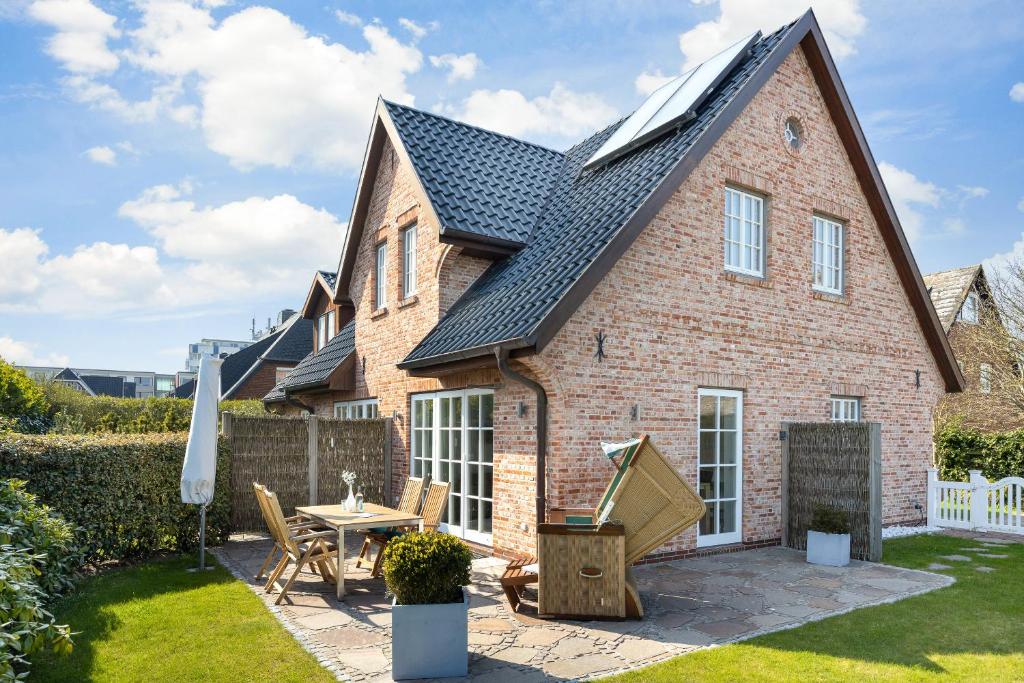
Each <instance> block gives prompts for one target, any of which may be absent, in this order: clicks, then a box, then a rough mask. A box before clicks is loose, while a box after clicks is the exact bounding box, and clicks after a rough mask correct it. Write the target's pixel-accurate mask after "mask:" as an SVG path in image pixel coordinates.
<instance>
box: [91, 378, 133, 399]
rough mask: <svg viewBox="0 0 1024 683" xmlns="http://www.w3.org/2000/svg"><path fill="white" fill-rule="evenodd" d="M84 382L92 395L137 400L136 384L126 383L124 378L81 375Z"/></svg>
mask: <svg viewBox="0 0 1024 683" xmlns="http://www.w3.org/2000/svg"><path fill="white" fill-rule="evenodd" d="M81 378H82V381H83V382H85V383H86V384H88V385H89V388H90V389H92V393H94V394H96V395H97V396H117V397H120V398H135V382H126V381H124V377H106V376H105V375H81Z"/></svg>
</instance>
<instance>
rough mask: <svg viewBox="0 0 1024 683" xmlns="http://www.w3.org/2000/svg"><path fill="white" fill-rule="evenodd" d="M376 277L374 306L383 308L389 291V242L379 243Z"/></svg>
mask: <svg viewBox="0 0 1024 683" xmlns="http://www.w3.org/2000/svg"><path fill="white" fill-rule="evenodd" d="M375 275H376V277H375V278H374V279H375V280H376V287H375V289H376V293H375V295H374V304H375V305H374V308H377V309H381V308H384V306H386V305H387V291H388V286H387V285H388V283H387V277H388V243H387V242H381V243H380V244H378V245H377V270H376V273H375Z"/></svg>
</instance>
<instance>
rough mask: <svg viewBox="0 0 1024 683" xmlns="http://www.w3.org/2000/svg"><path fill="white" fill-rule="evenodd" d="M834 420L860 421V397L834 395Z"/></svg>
mask: <svg viewBox="0 0 1024 683" xmlns="http://www.w3.org/2000/svg"><path fill="white" fill-rule="evenodd" d="M831 401H832V421H833V422H860V399H859V398H857V397H856V396H833V397H832V399H831Z"/></svg>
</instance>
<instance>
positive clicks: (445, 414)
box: [441, 398, 452, 427]
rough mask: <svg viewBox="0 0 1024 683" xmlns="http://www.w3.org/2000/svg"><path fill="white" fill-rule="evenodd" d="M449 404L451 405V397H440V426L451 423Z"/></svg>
mask: <svg viewBox="0 0 1024 683" xmlns="http://www.w3.org/2000/svg"><path fill="white" fill-rule="evenodd" d="M451 406H452V402H451V399H448V398H442V399H441V426H442V427H447V426H449V425H451V423H452V422H451V409H452V408H451Z"/></svg>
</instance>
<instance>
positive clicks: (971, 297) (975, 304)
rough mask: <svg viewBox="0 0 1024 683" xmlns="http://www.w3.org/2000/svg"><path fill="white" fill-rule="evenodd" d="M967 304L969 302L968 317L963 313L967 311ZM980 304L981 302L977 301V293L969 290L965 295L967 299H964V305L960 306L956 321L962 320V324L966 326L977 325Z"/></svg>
mask: <svg viewBox="0 0 1024 683" xmlns="http://www.w3.org/2000/svg"><path fill="white" fill-rule="evenodd" d="M968 302H970V311H971V315H970V316H967V315H966V314H965V311H967V310H968V306H967V304H968ZM980 303H981V302H980V301H979V299H978V293H977V292H975V291H974V290H971V291H970V292H968V293H967V297H966V298H964V303H963V304H962V305H961V306H960V311H959V312H958V313H957V316H956V317H957V319H959V320H962V321H963V322H965V323H967V324H968V325H977V324H978V314H979V304H980Z"/></svg>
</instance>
